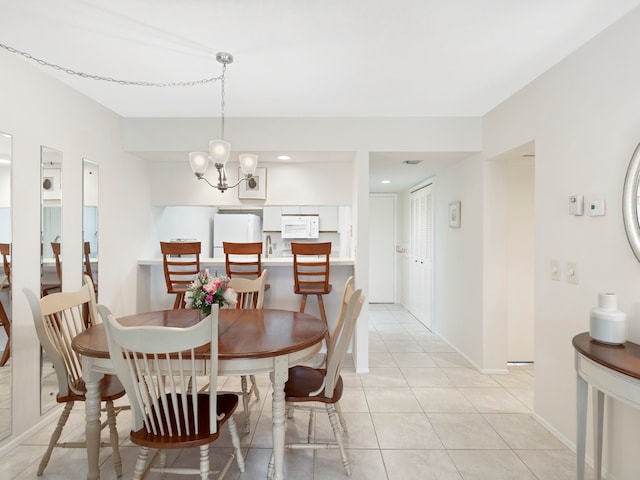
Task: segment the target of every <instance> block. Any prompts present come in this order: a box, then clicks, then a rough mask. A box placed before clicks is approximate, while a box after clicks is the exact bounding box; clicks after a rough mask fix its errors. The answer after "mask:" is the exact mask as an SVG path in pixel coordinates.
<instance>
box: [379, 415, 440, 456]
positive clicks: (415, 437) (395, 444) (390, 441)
mask: <svg viewBox="0 0 640 480" xmlns="http://www.w3.org/2000/svg"><path fill="white" fill-rule="evenodd" d="M371 418H372V419H373V426H374V427H375V429H376V435H377V436H378V443H379V444H380V448H382V449H402V450H404V449H441V448H443V445H442V442H441V441H440V439H439V438H438V436H437V435H436V432H435V430H434V429H433V427H432V425H431V423H430V422H429V420H428V419H427V416H426V415H425V414H423V413H372V414H371Z"/></svg>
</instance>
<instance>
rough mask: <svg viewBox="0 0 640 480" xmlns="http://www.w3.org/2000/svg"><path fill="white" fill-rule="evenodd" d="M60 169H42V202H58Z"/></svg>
mask: <svg viewBox="0 0 640 480" xmlns="http://www.w3.org/2000/svg"><path fill="white" fill-rule="evenodd" d="M61 193H62V192H61V190H60V169H59V168H43V169H42V200H60V199H61V198H62V195H61Z"/></svg>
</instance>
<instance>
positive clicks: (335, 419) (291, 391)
mask: <svg viewBox="0 0 640 480" xmlns="http://www.w3.org/2000/svg"><path fill="white" fill-rule="evenodd" d="M347 285H349V281H347ZM363 303H364V295H363V294H362V290H355V291H354V290H353V289H352V288H351V287H347V288H345V297H344V299H343V304H344V309H342V308H341V311H342V313H341V318H340V317H339V318H338V320H337V322H336V324H335V328H334V329H333V331H332V333H331V337H330V341H329V347H328V351H327V363H326V368H317V367H308V366H304V365H297V366H295V367H292V368H290V369H289V379H288V380H287V382H286V383H285V386H284V394H285V402H286V403H287V411H288V417H289V418H292V417H293V410H294V409H304V410H308V411H309V425H308V430H307V432H308V435H307V441H306V442H301V443H287V444H286V447H287V448H291V449H307V448H318V449H327V448H330V447H332V446H337V447H338V448H339V450H340V455H341V457H342V463H343V465H344V468H345V470H346V472H347V475H351V466H350V464H349V457H348V456H347V452H346V449H345V447H344V438H343V435H346V434H347V426H346V423H345V421H344V418H343V417H342V414H341V412H340V410H339V404H338V402H339V400H340V398H341V397H342V392H343V382H342V377H341V376H340V370H341V368H342V364H343V362H344V359H345V357H346V354H347V350H348V348H349V345H350V344H351V341H352V338H353V332H354V329H355V325H356V322H357V320H358V315H360V310H361V309H362V305H363ZM311 402H318V403H323V404H324V405H325V409H326V411H327V414H328V416H329V422H330V424H331V427H332V429H333V434H334V439H335V443H329V442H317V441H315V408H316V407H315V406H314V405H312V406H311V407H305V406H299V405H297V404H301V403H302V404H305V403H311ZM272 476H273V456H272V457H271V461H270V462H269V469H268V478H272Z"/></svg>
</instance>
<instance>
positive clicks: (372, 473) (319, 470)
mask: <svg viewBox="0 0 640 480" xmlns="http://www.w3.org/2000/svg"><path fill="white" fill-rule="evenodd" d="M347 455H348V457H349V463H350V464H351V471H352V475H351V476H350V477H347V476H346V471H345V469H344V466H343V465H342V458H341V457H340V452H339V451H338V450H317V451H316V458H315V465H314V472H313V480H336V479H340V478H349V480H387V473H386V471H385V468H384V462H383V460H382V454H381V452H380V450H361V449H349V450H348V451H347Z"/></svg>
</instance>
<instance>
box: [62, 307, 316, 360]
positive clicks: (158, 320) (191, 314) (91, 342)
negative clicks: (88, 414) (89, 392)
mask: <svg viewBox="0 0 640 480" xmlns="http://www.w3.org/2000/svg"><path fill="white" fill-rule="evenodd" d="M117 320H118V322H119V323H121V324H122V325H124V326H143V325H148V326H168V327H178V328H180V327H189V326H191V325H195V324H196V323H197V322H199V321H200V312H199V311H198V310H186V309H185V310H163V311H158V312H148V313H138V314H136V315H130V316H127V317H121V318H118V319H117ZM326 332H327V328H326V326H325V324H324V322H323V321H322V320H321V319H319V318H317V317H314V316H311V315H307V314H306V313H300V312H292V311H288V310H272V309H259V310H242V309H239V310H238V309H221V310H220V316H219V322H218V359H220V360H226V359H234V358H266V357H274V356H277V355H284V354H288V353H292V352H297V351H299V350H303V349H305V348H308V347H311V346H313V345H315V344H317V343H319V342H320V341H322V340H323V339H324V336H325V334H326ZM73 349H74V350H75V351H76V352H78V353H79V354H80V355H84V356H87V357H95V358H109V348H108V346H107V336H106V332H105V330H104V325H102V324H99V325H95V326H93V327H90V328H88V329H87V330H85V331H84V332H82V333H81V334H79V335H78V336H76V337H75V338H74V339H73ZM208 350H209V349H208V348H207V349H203V350H202V352H201V355H202V358H209V355H208Z"/></svg>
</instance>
